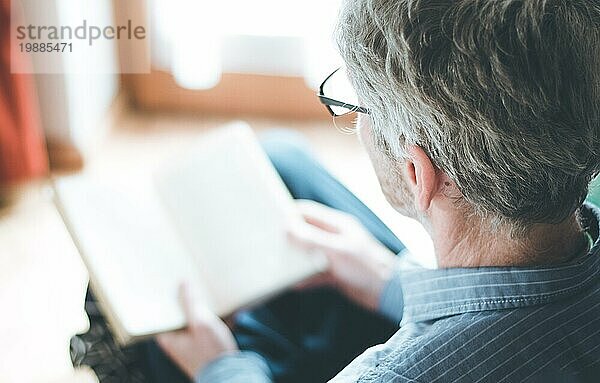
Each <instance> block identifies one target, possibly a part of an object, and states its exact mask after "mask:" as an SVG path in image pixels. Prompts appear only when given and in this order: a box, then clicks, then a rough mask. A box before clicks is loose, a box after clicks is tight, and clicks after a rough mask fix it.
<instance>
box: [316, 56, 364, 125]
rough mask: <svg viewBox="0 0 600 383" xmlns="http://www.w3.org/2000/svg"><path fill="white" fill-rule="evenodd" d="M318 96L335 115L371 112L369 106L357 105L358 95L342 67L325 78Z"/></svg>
mask: <svg viewBox="0 0 600 383" xmlns="http://www.w3.org/2000/svg"><path fill="white" fill-rule="evenodd" d="M318 97H319V100H320V101H321V103H322V104H323V105H325V108H327V110H328V111H329V113H330V114H331V115H332V116H333V117H340V116H344V115H346V114H348V113H352V112H358V113H364V114H370V113H371V111H370V110H369V109H368V108H364V107H362V106H357V104H358V97H357V96H356V94H355V93H354V90H353V89H352V85H351V84H350V82H349V81H348V77H347V76H346V72H345V71H344V70H343V69H342V68H337V69H336V70H334V71H333V73H331V74H330V75H329V76H327V78H325V80H323V83H322V84H321V86H320V87H319V94H318ZM341 100H346V101H341Z"/></svg>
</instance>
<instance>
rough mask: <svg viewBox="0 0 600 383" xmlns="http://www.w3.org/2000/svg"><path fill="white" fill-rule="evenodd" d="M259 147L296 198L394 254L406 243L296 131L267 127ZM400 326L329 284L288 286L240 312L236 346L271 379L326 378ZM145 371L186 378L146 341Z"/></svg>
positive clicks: (171, 379)
mask: <svg viewBox="0 0 600 383" xmlns="http://www.w3.org/2000/svg"><path fill="white" fill-rule="evenodd" d="M261 142H262V145H263V148H264V149H265V151H266V152H267V154H268V156H269V158H270V159H271V161H272V162H273V165H274V166H275V168H276V169H277V171H278V172H279V174H280V176H281V178H282V179H283V181H284V183H285V184H286V186H287V187H288V189H289V190H290V193H291V194H292V196H293V197H294V198H296V199H310V200H314V201H317V202H320V203H323V204H325V205H328V206H330V207H333V208H335V209H338V210H341V211H344V212H347V213H350V214H352V215H354V216H356V217H357V218H358V219H359V220H360V221H361V222H362V224H363V225H364V226H365V227H366V228H367V229H368V230H369V231H370V232H371V233H372V234H373V236H374V237H376V238H377V239H378V240H379V241H381V243H383V244H384V245H385V246H387V247H388V248H389V249H390V250H392V251H393V252H394V253H399V252H400V251H401V250H402V249H403V248H404V246H403V245H402V243H401V242H400V241H399V240H398V238H396V236H394V234H393V233H392V232H391V231H390V230H389V229H388V228H387V227H386V226H385V225H384V224H383V222H381V220H379V219H378V218H377V216H375V214H373V212H372V211H371V210H369V209H368V208H367V207H366V206H365V205H364V204H363V203H362V202H361V201H360V200H359V199H358V198H356V196H354V195H353V194H352V193H351V192H350V191H349V190H348V189H346V188H345V187H344V186H343V185H342V184H340V183H339V182H338V181H337V180H336V179H335V178H333V177H332V176H331V175H330V174H329V173H328V172H327V171H326V170H325V169H324V168H323V167H322V166H321V165H320V164H319V163H318V161H317V160H316V159H315V158H314V156H313V155H312V154H311V151H310V148H309V147H308V145H307V143H306V142H305V141H304V139H303V138H302V137H301V136H300V135H299V134H297V133H292V132H288V131H273V132H269V133H268V134H266V135H264V137H263V139H262V141H261ZM397 329H398V325H397V324H394V323H392V322H390V321H389V320H387V319H386V318H383V317H381V316H380V315H378V314H375V313H372V312H369V311H367V310H364V309H362V308H361V307H359V306H357V305H355V304H354V303H352V302H350V301H349V300H348V299H346V298H345V297H344V296H342V295H341V294H339V293H338V292H337V291H335V290H333V289H331V288H316V289H312V290H306V291H289V292H287V293H284V294H282V295H281V296H279V297H277V298H275V299H273V300H271V301H269V302H268V303H266V304H264V305H262V306H259V307H257V308H254V309H252V310H248V311H244V312H241V313H239V314H238V315H237V316H236V319H235V326H234V328H233V333H234V336H235V338H236V340H237V342H238V344H239V347H240V349H242V350H250V351H254V352H257V353H258V354H260V355H262V356H263V357H264V358H265V359H266V360H267V362H268V363H269V366H270V368H271V371H272V373H273V376H274V377H275V380H276V381H277V382H294V383H295V382H298V383H300V382H302V383H309V382H310V383H312V382H315V383H317V382H325V381H327V380H328V379H330V378H332V377H333V376H334V375H335V374H336V373H337V372H339V371H340V370H341V369H342V368H343V367H344V366H345V365H347V364H348V363H350V361H352V359H354V358H355V357H356V356H358V355H359V354H360V353H362V352H363V351H364V350H365V349H367V348H368V347H370V346H372V345H375V344H378V343H382V342H385V341H386V340H387V339H388V338H389V337H390V336H391V335H392V334H393V333H394V332H395V331H397ZM146 361H147V368H148V372H149V375H151V376H153V377H154V379H155V381H156V382H157V383H158V382H179V381H181V382H184V381H187V380H186V379H185V378H184V377H183V375H182V374H181V373H180V372H179V371H178V370H177V368H176V367H175V366H173V365H172V364H171V362H170V361H169V360H168V359H167V358H166V357H165V356H164V355H163V353H162V352H161V351H160V350H159V349H158V348H157V346H156V345H155V344H154V343H153V342H150V343H148V344H147V347H146Z"/></svg>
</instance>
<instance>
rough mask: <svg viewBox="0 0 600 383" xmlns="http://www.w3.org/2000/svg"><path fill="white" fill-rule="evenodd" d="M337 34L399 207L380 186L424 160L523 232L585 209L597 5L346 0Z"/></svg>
mask: <svg viewBox="0 0 600 383" xmlns="http://www.w3.org/2000/svg"><path fill="white" fill-rule="evenodd" d="M336 36H337V41H338V45H339V48H340V52H341V54H342V57H343V58H344V61H345V62H346V66H347V68H348V73H349V75H350V80H351V82H352V83H353V85H354V87H355V89H356V91H357V93H358V96H359V98H360V99H361V102H362V106H365V107H368V108H369V109H370V110H371V111H372V112H371V115H370V116H369V117H364V118H362V120H363V121H365V122H368V125H370V126H371V128H370V132H369V133H368V135H369V137H370V138H369V140H370V142H372V143H373V146H372V148H373V149H372V150H371V151H372V152H373V153H371V156H372V158H373V159H375V161H374V162H375V167H376V170H377V172H378V174H379V176H380V179H381V180H382V181H383V182H382V184H384V185H383V186H384V191H385V192H386V194H388V198H390V196H391V197H392V198H390V200H392V202H394V201H393V199H394V197H393V194H394V190H393V189H394V187H393V186H392V185H387V186H386V185H385V183H388V184H390V183H394V178H395V177H396V174H397V173H398V172H397V169H399V168H400V167H401V166H403V165H402V164H406V163H407V162H408V163H409V164H410V163H411V162H414V161H413V160H414V159H415V158H417V159H418V158H419V156H421V155H425V157H426V158H427V160H429V161H430V163H431V165H432V166H433V169H434V171H435V172H436V174H442V175H443V176H444V177H447V179H444V178H441V179H440V180H441V182H440V183H439V185H438V186H441V189H444V186H448V193H449V195H451V194H452V192H453V191H452V189H453V188H456V190H457V191H458V195H459V198H457V199H456V201H455V202H457V205H456V206H462V207H463V208H466V209H469V210H470V212H471V213H474V214H476V215H478V216H481V217H486V218H491V219H492V221H493V222H496V224H499V223H501V224H506V225H508V226H511V227H513V228H517V229H518V230H516V232H524V231H526V229H527V227H529V226H530V225H532V224H535V223H558V222H562V221H564V220H565V219H566V218H568V217H570V216H572V214H573V213H574V212H575V211H576V210H577V208H578V207H579V206H580V205H581V203H582V201H583V200H584V198H585V196H586V194H587V188H588V184H589V182H590V180H591V179H592V178H593V177H594V176H595V175H597V174H598V172H599V171H600V144H599V143H600V107H599V105H600V1H598V0H571V1H565V0H461V1H455V0H347V1H346V2H345V4H344V5H343V7H342V10H341V13H340V19H339V23H338V27H337V33H336ZM366 120H370V121H366ZM369 140H367V141H369ZM367 146H369V145H368V144H367ZM415 156H416V157H415ZM418 170H419V169H416V170H415V169H414V167H413V168H412V171H413V172H414V171H418ZM398 174H399V173H398ZM396 178H397V177H396ZM401 182H407V181H402V180H398V181H397V184H398V185H402V184H401ZM404 186H405V187H406V185H404ZM386 189H387V190H386ZM396 189H398V187H396ZM437 190H438V191H439V190H440V189H439V188H438V189H437ZM397 202H398V201H397ZM409 204H412V202H409ZM419 204H420V202H419V198H416V199H415V203H414V204H413V205H415V206H416V208H417V210H418V209H419V208H424V207H425V206H419ZM421 205H423V204H422V203H421ZM409 210H410V209H409ZM421 210H422V209H421Z"/></svg>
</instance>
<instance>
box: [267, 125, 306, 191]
mask: <svg viewBox="0 0 600 383" xmlns="http://www.w3.org/2000/svg"><path fill="white" fill-rule="evenodd" d="M260 143H261V145H262V147H263V149H264V151H265V152H266V153H267V156H268V157H269V159H270V160H271V162H272V163H273V166H275V169H277V171H278V172H279V175H280V176H281V178H282V179H283V180H284V181H286V183H287V181H288V180H290V179H291V178H293V177H297V176H299V175H302V172H303V171H305V170H306V167H307V165H309V164H310V163H312V162H314V157H313V154H312V151H311V148H310V144H309V142H308V141H307V140H306V138H305V137H304V136H303V135H302V134H300V133H298V132H294V131H291V130H285V129H278V130H270V131H267V132H265V133H263V134H261V135H260Z"/></svg>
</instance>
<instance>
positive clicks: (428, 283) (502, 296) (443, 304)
mask: <svg viewBox="0 0 600 383" xmlns="http://www.w3.org/2000/svg"><path fill="white" fill-rule="evenodd" d="M580 217H581V220H582V224H583V226H584V228H585V229H586V232H587V233H589V234H590V236H591V237H592V239H593V240H594V245H593V247H592V249H591V250H590V252H588V253H587V254H586V255H583V256H580V257H577V258H575V259H573V260H571V261H569V262H568V263H563V264H560V265H556V266H537V267H480V268H450V269H436V270H425V269H417V270H404V271H401V275H400V277H401V280H402V291H403V295H404V314H403V316H402V322H401V324H406V323H410V322H422V321H428V320H434V319H439V318H442V317H445V316H450V315H456V314H462V313H466V312H475V311H484V310H501V309H512V308H518V307H526V306H532V305H539V304H546V303H550V302H553V301H556V300H560V299H564V298H567V297H569V296H572V295H575V294H577V293H579V292H581V291H583V290H586V289H588V288H589V287H590V286H591V285H592V284H597V283H598V276H600V240H599V239H598V237H599V235H598V232H599V222H600V210H598V208H596V207H595V206H593V205H589V204H585V205H584V206H583V207H582V209H581V212H580Z"/></svg>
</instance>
